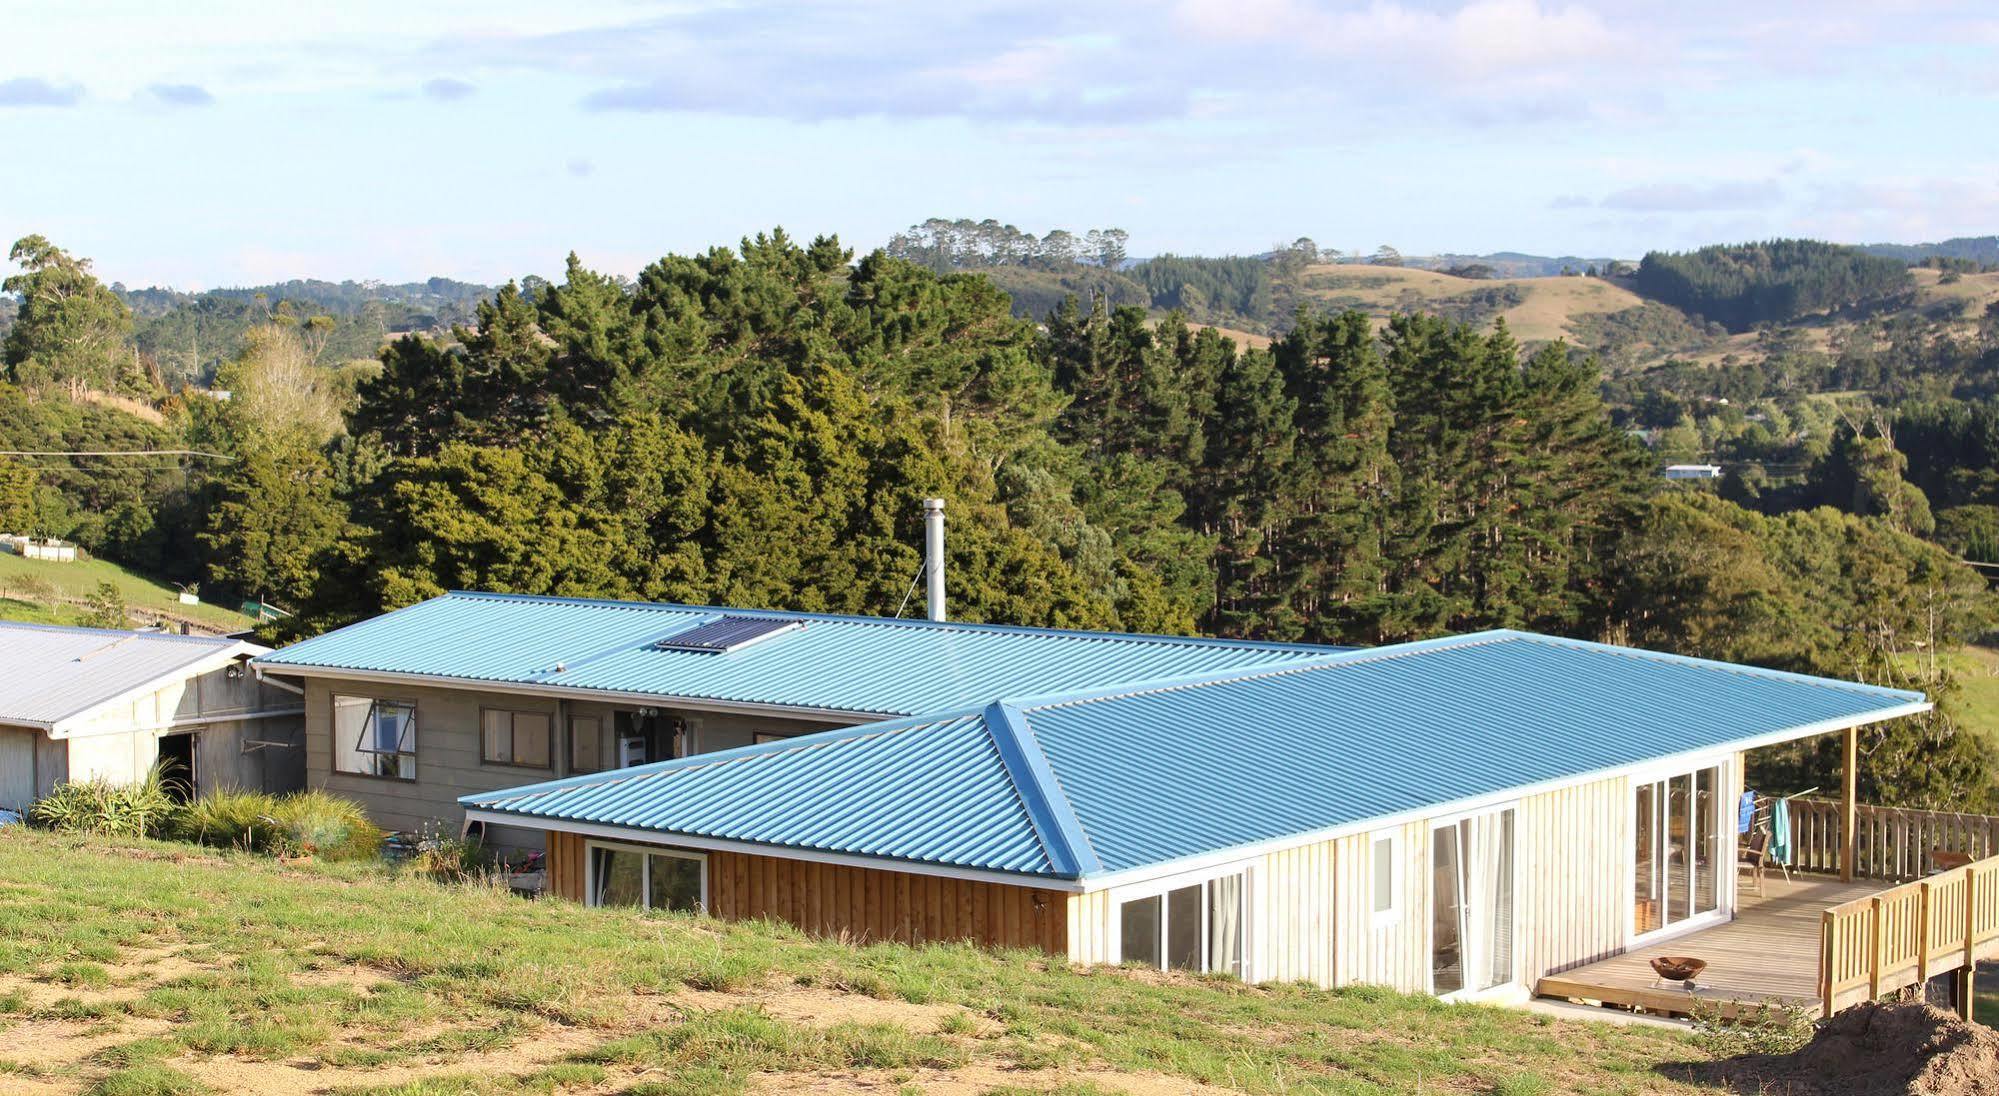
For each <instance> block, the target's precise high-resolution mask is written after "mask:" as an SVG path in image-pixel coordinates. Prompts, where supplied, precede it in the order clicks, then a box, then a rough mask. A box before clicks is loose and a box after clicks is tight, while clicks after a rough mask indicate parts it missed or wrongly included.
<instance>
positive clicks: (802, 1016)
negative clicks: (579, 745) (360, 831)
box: [0, 827, 1711, 1096]
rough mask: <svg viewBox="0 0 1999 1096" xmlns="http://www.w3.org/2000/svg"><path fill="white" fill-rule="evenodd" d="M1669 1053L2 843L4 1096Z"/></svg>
mask: <svg viewBox="0 0 1999 1096" xmlns="http://www.w3.org/2000/svg"><path fill="white" fill-rule="evenodd" d="M1698 1057H1699V1054H1698V1052H1697V1051H1696V1049H1695V1047H1694V1044H1693V1042H1692V1040H1690V1039H1689V1038H1687V1037H1685V1036H1683V1035H1681V1034H1680V1033H1678V1032H1675V1031H1671V1030H1662V1029H1658V1028H1652V1027H1613V1026H1610V1025H1601V1024H1585V1023H1579V1022H1575V1021H1568V1020H1556V1019H1551V1018H1549V1017H1545V1016H1540V1015H1536V1014H1532V1013H1527V1012H1523V1011H1515V1010H1506V1009H1499V1008H1490V1007H1479V1006H1467V1005H1445V1004H1442V1003H1440V1002H1438V1001H1435V1000H1432V999H1427V998H1416V997H1405V996H1401V995H1398V994H1394V993H1389V992H1385V991H1379V990H1368V989H1350V990H1342V991H1333V992H1327V991H1321V990H1314V989H1307V988H1302V987H1295V986H1280V987H1268V988H1265V987H1248V986H1244V985H1242V984H1241V983H1239V982H1236V981H1233V980H1230V979H1226V978H1219V977H1208V978H1194V977H1181V976H1161V975H1159V974H1157V973H1140V972H1131V971H1121V970H1094V971H1078V970H1070V969H1067V968H1064V967H1061V966H1059V965H1056V964H1051V963H1050V962H1049V961H1048V960H1046V959H1045V958H1043V957H1040V956H1033V955H1027V954H994V953H990V952H985V951H980V950H978V949H974V948H970V947H963V946H930V947H923V948H909V947H903V946H899V945H878V946H870V947H850V946H846V945H842V944H839V943H835V942H829V941H823V940H814V939H810V938H807V937H805V936H802V935H800V934H798V933H796V932H794V931H791V930H789V929H787V928H784V927H781V926H774V925H767V924H722V923H719V922H715V921H711V920H707V919H705V918H699V917H691V916H655V917H646V916H642V915H639V914H636V913H631V912H626V911H614V910H595V909H587V908H584V907H582V906H578V905H575V904H572V903H565V902H559V901H541V902H529V901H525V900H522V899H518V898H514V897H512V896H510V895H508V894H506V893H504V892H503V891H502V890H499V889H497V888H494V887H489V886H482V885H449V886H447V885H442V884H437V883H433V882H430V881H427V880H425V879H423V878H420V877H416V876H413V875H395V874H392V873H391V871H390V869H387V868H384V867H381V866H378V865H373V864H368V865H316V866H315V865H308V866H306V867H304V868H288V867H283V866H280V865H277V864H275V863H273V862H270V861H266V860H261V859H256V858H252V857H250V856H248V855H240V854H223V853H217V852H215V851H213V850H208V849H202V848H198V847H195V846H187V845H174V844H167V843H159V842H144V841H124V842H115V843H110V844H105V843H97V844H92V843H88V842H86V841H85V840H83V839H79V838H69V837H61V836H56V835H52V834H48V833H43V832H37V831H29V830H24V829H22V828H20V827H10V828H8V829H4V830H0V1090H5V1091H8V1092H15V1091H19V1092H49V1093H58V1092H61V1093H79V1092H80V1093H121V1092H139V1093H169V1092H176V1093H177V1092H207V1091H254V1092H267V1093H306V1092H337V1093H377V1094H384V1096H386V1094H400V1096H423V1094H444V1093H519V1092H537V1093H556V1092H560V1093H582V1092H590V1093H611V1092H616V1093H631V1094H654V1096H658V1094H670V1093H687V1094H692V1093H731V1092H743V1091H761V1092H787V1091H794V1090H798V1089H805V1088H810V1089H811V1090H812V1091H817V1092H860V1091H867V1092H877V1093H903V1092H931V1091H950V1092H961V1093H972V1094H977V1093H1027V1092H1049V1093H1054V1092H1060V1093H1069V1094H1086V1093H1107V1092H1143V1093H1167V1092H1176V1093H1178V1092H1217V1091H1246V1092H1254V1093H1326V1092H1331V1093H1385V1092H1418V1091H1420V1092H1427V1093H1515V1094H1526V1093H1550V1094H1552V1093H1570V1092H1584V1093H1667V1092H1682V1093H1686V1092H1695V1091H1711V1090H1697V1089H1693V1088H1690V1087H1687V1086H1684V1085H1681V1084H1679V1083H1677V1082H1675V1081H1672V1080H1669V1079H1667V1078H1666V1077H1665V1076H1663V1075H1661V1074H1660V1073H1659V1072H1657V1069H1658V1067H1659V1066H1660V1064H1661V1063H1666V1062H1678V1061H1688V1060H1693V1059H1696V1058H1698Z"/></svg>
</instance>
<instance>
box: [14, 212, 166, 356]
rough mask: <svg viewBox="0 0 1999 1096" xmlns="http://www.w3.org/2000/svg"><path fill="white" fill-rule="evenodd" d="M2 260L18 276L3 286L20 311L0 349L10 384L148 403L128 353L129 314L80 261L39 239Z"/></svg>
mask: <svg viewBox="0 0 1999 1096" xmlns="http://www.w3.org/2000/svg"><path fill="white" fill-rule="evenodd" d="M7 257H8V259H9V260H11V261H12V262H14V263H15V264H16V265H18V266H20V267H21V273H19V274H15V275H12V276H11V277H9V278H7V279H6V280H5V281H0V291H4V292H7V293H13V294H16V295H18V296H19V297H20V301H21V303H20V311H19V314H18V315H17V316H16V317H15V320H14V323H13V325H12V326H11V327H9V328H8V330H7V337H6V340H5V341H4V342H3V343H0V361H4V362H5V363H6V366H7V375H8V379H10V380H12V381H13V382H14V383H16V384H19V385H22V386H25V387H29V388H37V389H46V388H62V389H65V390H67V391H69V392H70V393H71V394H73V395H74V394H80V393H82V392H84V391H86V390H96V391H102V392H119V393H129V394H134V395H150V394H151V393H152V391H153V388H154V386H153V385H151V384H150V383H149V382H148V380H147V377H146V375H145V372H144V370H143V369H142V368H141V367H140V365H139V362H138V357H137V355H136V354H135V353H134V352H133V350H132V347H131V345H130V336H131V333H132V314H131V312H130V311H129V310H128V309H126V307H125V303H124V302H123V301H121V300H119V299H118V295H117V294H115V293H113V292H111V290H109V289H107V288H105V286H104V285H103V284H102V283H100V282H99V281H98V280H97V278H96V277H95V276H94V275H92V274H91V273H90V261H89V260H88V259H79V258H76V257H75V256H72V255H71V254H69V253H68V252H66V251H64V250H62V249H61V248H59V247H56V246H55V245H54V244H52V243H50V242H49V241H48V240H47V239H45V238H43V237H41V236H25V237H23V238H21V239H20V240H18V241H16V242H15V244H14V246H13V248H12V249H11V250H9V251H8V253H7Z"/></svg>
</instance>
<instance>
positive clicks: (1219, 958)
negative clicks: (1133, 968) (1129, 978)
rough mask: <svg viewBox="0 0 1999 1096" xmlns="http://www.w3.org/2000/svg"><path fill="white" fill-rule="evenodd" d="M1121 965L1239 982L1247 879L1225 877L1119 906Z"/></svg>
mask: <svg viewBox="0 0 1999 1096" xmlns="http://www.w3.org/2000/svg"><path fill="white" fill-rule="evenodd" d="M1118 926H1119V931H1120V934H1121V940H1120V943H1119V949H1118V961H1119V962H1123V963H1138V964H1142V965H1144V966H1148V967H1155V968H1159V969H1165V970H1196V971H1222V972H1225V973H1228V974H1234V975H1237V976H1241V974H1242V952H1243V941H1242V933H1243V927H1242V926H1243V877H1242V876H1241V875H1225V876H1222V877H1220V878H1218V879H1210V880H1207V881H1206V882H1202V883H1194V884H1191V885H1189V886H1185V887H1175V888H1174V889H1172V890H1169V891H1167V892H1166V893H1164V894H1152V895H1147V896H1145V897H1143V898H1133V899H1131V900H1129V901H1126V902H1121V903H1119V905H1118Z"/></svg>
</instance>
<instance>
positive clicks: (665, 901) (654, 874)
mask: <svg viewBox="0 0 1999 1096" xmlns="http://www.w3.org/2000/svg"><path fill="white" fill-rule="evenodd" d="M707 867H708V858H707V857H706V856H703V855H702V854H700V853H698V852H682V851H679V850H660V851H656V852H655V851H650V850H644V849H635V848H628V847H624V846H614V845H592V846H590V878H591V890H590V904H591V905H593V906H631V907H634V908H637V909H648V910H681V911H693V910H698V909H701V908H702V907H703V905H704V904H705V903H706V897H705V895H704V894H703V893H702V876H703V874H704V873H705V872H706V870H707Z"/></svg>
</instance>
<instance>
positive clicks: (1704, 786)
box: [1631, 767, 1725, 935]
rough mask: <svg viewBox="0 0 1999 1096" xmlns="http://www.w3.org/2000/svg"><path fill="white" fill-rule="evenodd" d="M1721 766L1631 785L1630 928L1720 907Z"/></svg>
mask: <svg viewBox="0 0 1999 1096" xmlns="http://www.w3.org/2000/svg"><path fill="white" fill-rule="evenodd" d="M1721 776H1722V771H1721V769H1720V768H1719V767H1711V768H1706V769H1698V770H1695V771H1693V772H1686V773H1674V774H1671V775H1668V776H1664V777H1660V778H1658V779H1655V780H1641V781H1639V782H1638V783H1637V784H1636V785H1635V788H1634V791H1633V805H1634V808H1635V811H1634V814H1635V817H1634V819H1633V822H1634V825H1635V827H1636V829H1635V830H1634V831H1633V842H1632V852H1633V860H1632V869H1633V871H1632V882H1633V892H1632V919H1631V929H1632V932H1633V933H1636V934H1639V935H1643V934H1644V933H1648V932H1655V931H1657V930H1659V929H1664V928H1670V927H1672V926H1674V925H1677V924H1679V923H1680V922H1682V921H1685V920H1687V919H1688V918H1690V917H1697V916H1700V915H1701V914H1707V913H1714V912H1715V911H1717V910H1719V909H1720V908H1721V874H1720V873H1721V857H1722V852H1723V850H1722V848H1721V831H1722V826H1721V815H1720V813H1719V812H1720V811H1721V810H1722V809H1723V807H1724V806H1725V804H1723V803H1722V802H1721V800H1720V794H1721V793H1720V788H1721V784H1722V780H1721Z"/></svg>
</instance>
